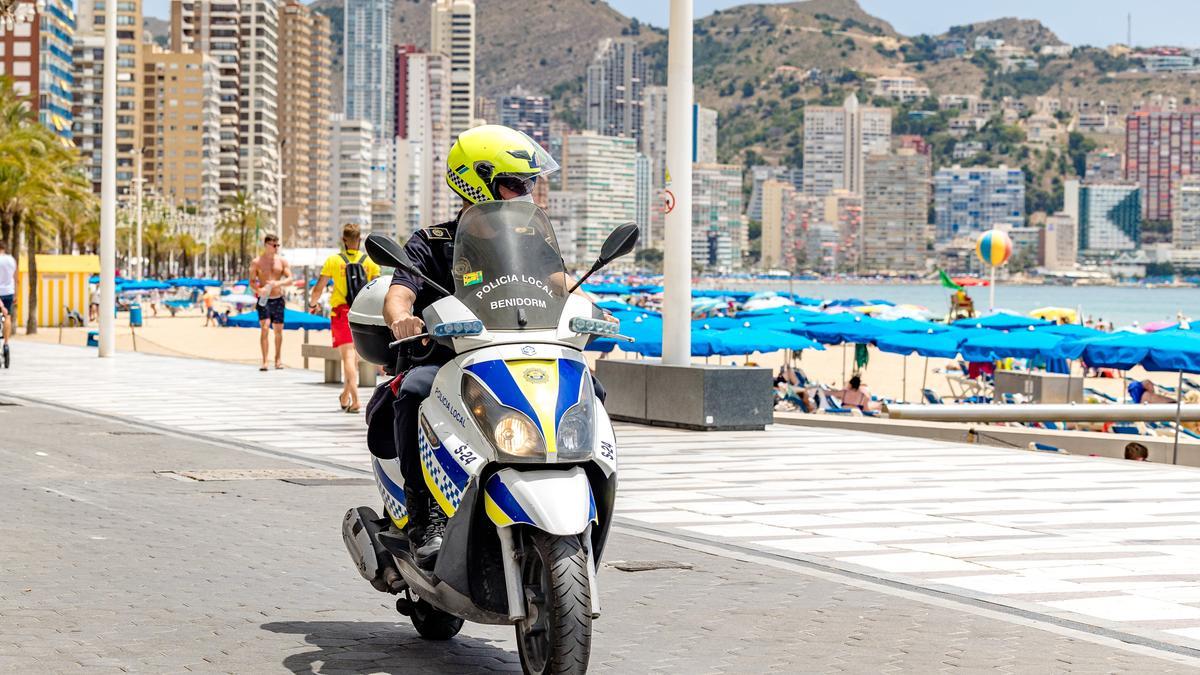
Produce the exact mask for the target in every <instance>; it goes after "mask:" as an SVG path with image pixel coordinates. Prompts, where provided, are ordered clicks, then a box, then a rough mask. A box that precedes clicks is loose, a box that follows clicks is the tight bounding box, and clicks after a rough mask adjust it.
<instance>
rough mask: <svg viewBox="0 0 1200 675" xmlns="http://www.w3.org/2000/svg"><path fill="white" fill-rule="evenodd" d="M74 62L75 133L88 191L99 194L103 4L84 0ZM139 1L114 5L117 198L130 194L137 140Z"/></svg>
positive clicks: (139, 114)
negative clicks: (86, 176)
mask: <svg viewBox="0 0 1200 675" xmlns="http://www.w3.org/2000/svg"><path fill="white" fill-rule="evenodd" d="M79 17H80V19H79V21H78V24H77V26H76V39H75V41H74V47H73V54H72V60H73V61H74V63H73V64H72V73H73V74H74V79H75V82H74V85H75V88H74V91H73V92H72V94H73V97H72V99H73V100H72V114H73V115H74V118H75V119H74V126H73V136H74V140H75V146H76V147H78V148H79V150H80V153H81V154H82V155H83V164H84V170H85V172H86V173H87V175H88V177H89V178H90V179H91V181H92V189H93V191H95V192H96V193H97V194H99V193H100V164H101V157H100V150H101V145H102V144H103V143H102V136H103V124H102V123H103V117H104V114H103V104H104V100H103V99H104V95H103V92H104V75H103V68H104V22H105V18H106V12H105V11H104V3H103V2H97V1H96V0H82V2H80V7H79ZM141 77H142V3H141V0H121V1H120V2H118V3H117V129H116V131H117V157H116V160H117V198H118V199H128V198H129V197H131V196H132V195H133V192H132V189H131V188H132V184H133V178H134V170H135V169H134V157H135V155H136V153H137V152H138V145H139V143H140V138H141V131H142V128H141V120H142V94H141V91H140V82H141Z"/></svg>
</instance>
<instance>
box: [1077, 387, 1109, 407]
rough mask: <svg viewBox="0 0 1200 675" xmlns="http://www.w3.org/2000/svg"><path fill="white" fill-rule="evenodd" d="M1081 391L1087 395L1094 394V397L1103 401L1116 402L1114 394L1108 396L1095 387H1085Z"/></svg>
mask: <svg viewBox="0 0 1200 675" xmlns="http://www.w3.org/2000/svg"><path fill="white" fill-rule="evenodd" d="M1083 393H1085V394H1087V395H1088V396H1095V397H1096V398H1098V399H1100V400H1103V401H1108V402H1109V403H1116V402H1117V399H1116V397H1115V396H1109V395H1108V394H1106V393H1104V392H1102V391H1100V390H1099V389H1095V388H1092V387H1087V388H1086V389H1084V390H1083Z"/></svg>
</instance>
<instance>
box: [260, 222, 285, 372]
mask: <svg viewBox="0 0 1200 675" xmlns="http://www.w3.org/2000/svg"><path fill="white" fill-rule="evenodd" d="M278 252H279V237H278V236H276V235H274V234H271V233H267V235H266V236H265V237H263V252H262V255H260V256H258V257H257V258H255V259H254V261H253V262H251V263H250V288H252V289H253V290H254V293H255V295H257V296H258V325H259V328H261V329H262V335H261V336H260V337H259V343H260V344H261V346H262V367H260V368H259V370H262V371H265V370H266V369H267V356H268V355H269V354H270V350H269V349H268V347H269V344H268V340H267V337H268V335H269V330H270V328H272V327H274V328H275V369H276V370H279V369H281V368H283V354H282V351H283V309H284V300H283V289H284V288H286V287H287V284H290V283H291V282H292V268H291V267H289V266H288V262H287V261H286V260H284V259H283V256H281V255H278Z"/></svg>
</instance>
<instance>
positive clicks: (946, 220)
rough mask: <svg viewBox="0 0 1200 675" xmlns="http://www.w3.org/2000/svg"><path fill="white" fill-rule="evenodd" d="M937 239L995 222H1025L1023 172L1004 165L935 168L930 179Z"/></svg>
mask: <svg viewBox="0 0 1200 675" xmlns="http://www.w3.org/2000/svg"><path fill="white" fill-rule="evenodd" d="M933 185H934V187H933V190H934V193H933V199H934V211H935V213H936V223H937V238H938V241H945V240H948V239H951V238H953V237H956V236H958V235H967V236H973V235H976V234H979V233H981V232H986V231H987V230H990V229H992V226H994V225H996V224H997V223H1007V224H1008V225H1010V226H1011V227H1021V226H1022V225H1024V224H1025V172H1023V171H1022V170H1020V169H1010V168H1008V167H1007V166H1003V165H1002V166H999V167H996V168H991V169H989V168H984V167H968V168H965V169H964V168H963V167H961V166H954V167H946V168H941V169H938V172H937V174H936V175H935V176H934V179H933Z"/></svg>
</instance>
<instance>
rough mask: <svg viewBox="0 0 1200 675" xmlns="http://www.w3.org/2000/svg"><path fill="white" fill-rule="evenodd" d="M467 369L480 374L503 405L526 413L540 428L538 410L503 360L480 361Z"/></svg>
mask: <svg viewBox="0 0 1200 675" xmlns="http://www.w3.org/2000/svg"><path fill="white" fill-rule="evenodd" d="M467 370H468V371H470V372H471V373H474V374H475V375H477V376H479V379H480V380H482V381H483V383H484V384H486V385H487V386H488V388H490V389H491V390H492V393H493V394H495V395H496V399H497V400H498V401H499V402H500V404H501V405H506V406H508V407H510V408H515V409H517V410H520V411H521V412H523V413H525V415H526V416H527V417H529V420H530V421H531V422H533V423H534V424H537V425H538V427H539V429H540V427H541V425H540V424H538V414H537V411H536V410H534V409H533V406H531V405H530V404H529V399H527V398H525V394H524V393H523V392H522V391H521V388H520V387H519V386H517V382H516V380H514V379H513V376H512V372H510V371H509V369H508V366H507V365H505V364H504V362H503V361H499V360H493V361H480V362H479V363H472V364H471V365H469V366H467ZM541 431H542V433H543V434H545V433H546V430H545V429H541ZM550 433H552V434H553V433H554V430H553V429H551V430H550Z"/></svg>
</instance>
